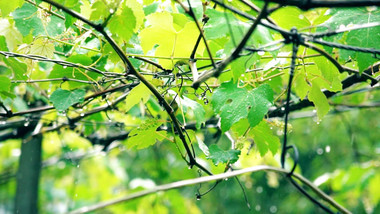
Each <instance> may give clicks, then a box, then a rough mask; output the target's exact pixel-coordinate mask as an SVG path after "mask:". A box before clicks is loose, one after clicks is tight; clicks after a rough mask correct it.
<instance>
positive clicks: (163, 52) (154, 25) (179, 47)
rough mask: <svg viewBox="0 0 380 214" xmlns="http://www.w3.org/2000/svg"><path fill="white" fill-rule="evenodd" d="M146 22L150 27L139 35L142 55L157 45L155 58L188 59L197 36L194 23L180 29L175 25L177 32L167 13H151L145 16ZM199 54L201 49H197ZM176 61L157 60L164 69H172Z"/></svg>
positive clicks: (197, 32)
mask: <svg viewBox="0 0 380 214" xmlns="http://www.w3.org/2000/svg"><path fill="white" fill-rule="evenodd" d="M147 20H148V23H150V24H151V26H150V27H148V28H145V29H143V30H142V31H141V33H140V38H141V47H142V49H143V51H144V53H147V52H148V51H150V50H151V49H153V48H154V47H155V46H156V45H158V47H157V48H156V51H155V56H167V57H190V54H191V52H192V50H193V48H194V44H195V42H196V39H197V38H198V35H199V31H198V28H197V27H196V25H195V23H194V22H187V23H186V24H184V27H183V28H182V29H180V25H178V23H177V24H176V29H177V30H178V31H177V30H176V29H175V28H174V24H173V16H172V15H170V14H169V13H168V12H163V13H162V12H160V13H153V14H151V15H149V16H147ZM181 20H182V19H181ZM182 22H183V20H182V21H181V23H182ZM182 24H183V23H182ZM162 38H165V39H162ZM199 52H203V49H202V48H199ZM177 61H178V60H174V59H173V60H172V59H159V60H158V62H159V63H160V64H161V65H162V67H164V68H166V69H172V68H173V66H174V64H175V63H176V62H177Z"/></svg>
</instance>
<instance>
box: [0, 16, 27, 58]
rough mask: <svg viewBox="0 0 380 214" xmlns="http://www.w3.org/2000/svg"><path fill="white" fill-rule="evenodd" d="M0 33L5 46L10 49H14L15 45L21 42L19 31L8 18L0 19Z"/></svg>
mask: <svg viewBox="0 0 380 214" xmlns="http://www.w3.org/2000/svg"><path fill="white" fill-rule="evenodd" d="M0 35H3V36H4V37H5V39H6V41H7V47H8V49H9V50H10V51H14V50H15V49H16V48H17V46H18V45H19V44H21V43H22V35H21V33H20V32H19V31H18V30H17V29H16V27H15V26H14V24H13V23H10V22H9V21H8V19H0Z"/></svg>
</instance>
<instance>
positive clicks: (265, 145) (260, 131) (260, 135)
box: [250, 121, 281, 156]
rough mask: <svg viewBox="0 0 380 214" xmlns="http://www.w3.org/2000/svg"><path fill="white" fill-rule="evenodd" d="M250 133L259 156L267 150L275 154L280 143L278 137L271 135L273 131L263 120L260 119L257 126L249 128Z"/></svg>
mask: <svg viewBox="0 0 380 214" xmlns="http://www.w3.org/2000/svg"><path fill="white" fill-rule="evenodd" d="M250 134H252V135H253V140H254V142H255V143H256V145H257V148H258V149H259V152H260V155H261V156H264V155H265V154H266V153H267V152H268V150H269V151H271V152H272V154H273V155H275V154H276V152H277V150H278V148H279V147H280V145H281V143H280V139H279V138H278V137H277V136H275V135H273V131H272V130H271V129H270V127H269V126H268V124H267V123H266V122H265V121H261V122H260V123H259V124H258V125H257V126H255V127H254V128H253V129H251V131H250Z"/></svg>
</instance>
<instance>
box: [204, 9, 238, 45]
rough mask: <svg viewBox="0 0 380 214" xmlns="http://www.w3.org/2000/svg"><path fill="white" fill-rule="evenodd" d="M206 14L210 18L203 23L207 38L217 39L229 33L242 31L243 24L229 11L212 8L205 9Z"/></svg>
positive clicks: (235, 33)
mask: <svg viewBox="0 0 380 214" xmlns="http://www.w3.org/2000/svg"><path fill="white" fill-rule="evenodd" d="M206 15H207V16H208V17H210V20H209V21H208V22H207V25H205V27H204V30H205V36H206V38H207V39H218V38H222V37H225V36H227V35H230V34H231V33H232V34H234V35H235V36H236V35H240V34H241V32H243V31H244V27H243V26H244V25H243V24H242V22H240V21H239V20H238V19H237V18H236V17H235V16H234V15H232V14H231V13H224V12H222V11H217V10H214V9H207V10H206ZM227 20H228V24H226V23H227Z"/></svg>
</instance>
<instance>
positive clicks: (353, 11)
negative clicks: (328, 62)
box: [323, 7, 380, 71]
mask: <svg viewBox="0 0 380 214" xmlns="http://www.w3.org/2000/svg"><path fill="white" fill-rule="evenodd" d="M331 13H332V14H333V15H332V17H331V18H330V19H329V20H328V21H327V22H325V23H324V24H323V26H327V27H328V28H329V29H330V30H335V29H338V28H341V27H342V26H343V27H346V26H348V25H352V24H356V25H360V24H367V23H376V22H380V11H379V10H376V9H373V8H370V7H368V8H365V7H363V8H349V9H332V10H331ZM379 37H380V26H376V27H370V28H363V29H357V30H352V31H350V32H348V33H347V35H346V37H344V38H342V35H337V36H334V37H332V38H330V40H331V41H334V42H339V43H342V42H343V43H344V42H345V43H346V44H347V45H352V46H357V47H365V48H374V49H380V44H379V42H378V38H379ZM344 39H345V41H344ZM342 40H343V41H342ZM339 53H340V56H342V57H343V60H347V59H349V57H351V58H353V59H356V61H357V63H358V67H359V70H360V71H363V70H364V69H366V68H367V67H369V66H370V65H372V64H373V63H374V62H376V61H377V60H376V59H374V58H373V57H372V55H371V54H369V53H362V52H355V51H347V50H344V49H340V50H339Z"/></svg>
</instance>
